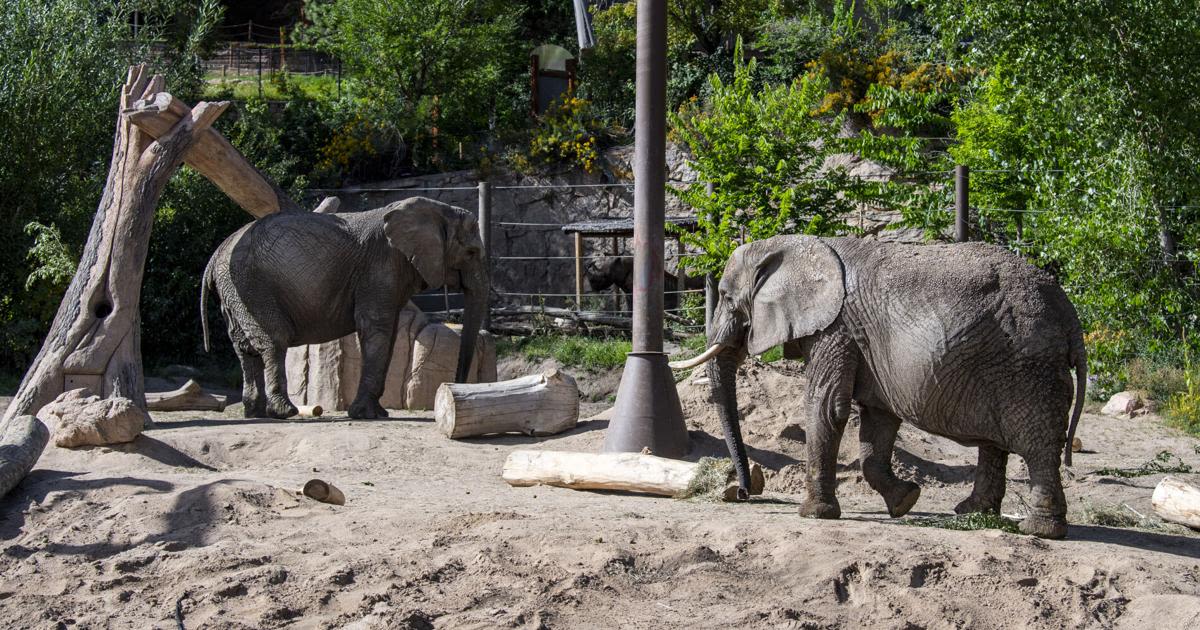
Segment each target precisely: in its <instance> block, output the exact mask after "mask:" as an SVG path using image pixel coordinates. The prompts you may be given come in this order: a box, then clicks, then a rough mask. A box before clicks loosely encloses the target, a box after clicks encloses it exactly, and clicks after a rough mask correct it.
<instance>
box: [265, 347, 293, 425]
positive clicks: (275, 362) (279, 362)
mask: <svg viewBox="0 0 1200 630" xmlns="http://www.w3.org/2000/svg"><path fill="white" fill-rule="evenodd" d="M286 358H287V348H285V347H282V346H280V347H275V348H269V349H268V350H267V351H265V352H263V353H262V361H263V368H264V370H263V373H264V374H265V376H266V386H267V416H269V417H271V418H279V419H283V418H290V417H292V416H294V415H296V413H298V412H297V410H296V406H295V405H293V404H292V401H291V400H289V399H288V395H287V374H286V368H285V363H284V362H285V360H286Z"/></svg>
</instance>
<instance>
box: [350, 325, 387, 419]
mask: <svg viewBox="0 0 1200 630" xmlns="http://www.w3.org/2000/svg"><path fill="white" fill-rule="evenodd" d="M388 321H390V322H391V325H390V326H386V325H385V324H383V323H382V322H376V323H375V324H374V325H364V326H361V327H360V328H359V332H358V342H359V345H360V347H361V348H362V374H361V375H360V377H359V381H358V394H357V395H355V397H354V402H353V403H351V404H350V417H351V418H364V419H371V418H386V417H388V412H387V409H384V408H383V405H381V404H379V399H380V398H381V397H382V396H383V386H384V384H385V382H386V379H387V369H388V364H389V363H391V359H392V343H393V341H394V338H393V333H394V332H395V330H394V329H395V325H396V322H395V317H394V316H393V317H391V318H390V319H389V320H388Z"/></svg>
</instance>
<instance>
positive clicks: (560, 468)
mask: <svg viewBox="0 0 1200 630" xmlns="http://www.w3.org/2000/svg"><path fill="white" fill-rule="evenodd" d="M711 461H712V460H710V462H711ZM716 461H722V460H716ZM723 461H724V463H726V464H728V460H723ZM710 465H712V464H711V463H709V462H703V463H701V462H685V461H680V460H676V459H666V458H663V457H656V456H654V455H647V454H644V453H571V452H563V451H513V452H512V453H511V454H510V455H509V456H508V459H507V460H505V462H504V471H503V472H502V473H501V476H502V477H503V479H504V481H506V482H508V484H509V485H510V486H536V485H547V486H557V487H560V488H571V489H572V490H622V491H626V492H642V493H646V494H656V495H661V496H668V497H677V496H684V495H686V494H687V493H690V492H695V491H697V484H698V483H702V482H703V481H704V479H699V478H698V477H701V476H702V475H705V474H706V472H707V470H706V466H710ZM727 468H728V470H727V471H726V472H725V475H724V477H725V478H724V479H721V480H718V482H719V483H721V484H723V486H722V487H721V488H720V495H721V497H722V498H724V499H725V500H726V501H732V500H735V499H736V498H737V482H736V481H735V480H734V479H733V474H732V471H733V467H732V466H731V465H730V466H728V467H727ZM764 482H765V481H764V477H763V472H762V467H761V466H759V465H758V463H757V462H751V465H750V494H752V495H758V494H762V492H763V485H764Z"/></svg>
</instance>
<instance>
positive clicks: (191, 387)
mask: <svg viewBox="0 0 1200 630" xmlns="http://www.w3.org/2000/svg"><path fill="white" fill-rule="evenodd" d="M146 409H149V410H150V411H224V410H225V397H224V396H218V395H216V394H212V393H209V392H206V391H204V388H203V387H201V386H200V383H197V382H196V381H193V380H192V379H188V382H186V383H184V384H183V386H182V387H180V388H179V389H175V390H171V391H169V392H146Z"/></svg>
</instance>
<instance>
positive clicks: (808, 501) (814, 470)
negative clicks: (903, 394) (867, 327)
mask: <svg viewBox="0 0 1200 630" xmlns="http://www.w3.org/2000/svg"><path fill="white" fill-rule="evenodd" d="M856 367H857V360H856V357H855V354H854V350H853V348H852V347H851V345H850V340H849V339H847V338H845V337H843V336H841V335H830V336H826V337H823V338H821V339H819V340H817V341H816V343H815V344H814V346H813V348H812V350H811V354H810V358H809V363H808V379H809V380H808V393H807V400H808V404H809V409H810V416H809V427H808V432H807V437H808V467H807V471H806V472H807V475H806V477H807V483H806V486H805V491H806V496H805V499H804V502H803V503H802V504H801V505H800V515H801V516H808V517H812V518H838V517H840V516H841V515H842V509H841V506H839V505H838V500H837V455H838V446H839V445H840V444H841V442H842V433H843V432H845V430H846V419H847V418H849V417H850V404H851V399H850V392H851V391H853V387H854V372H855V369H856Z"/></svg>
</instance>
